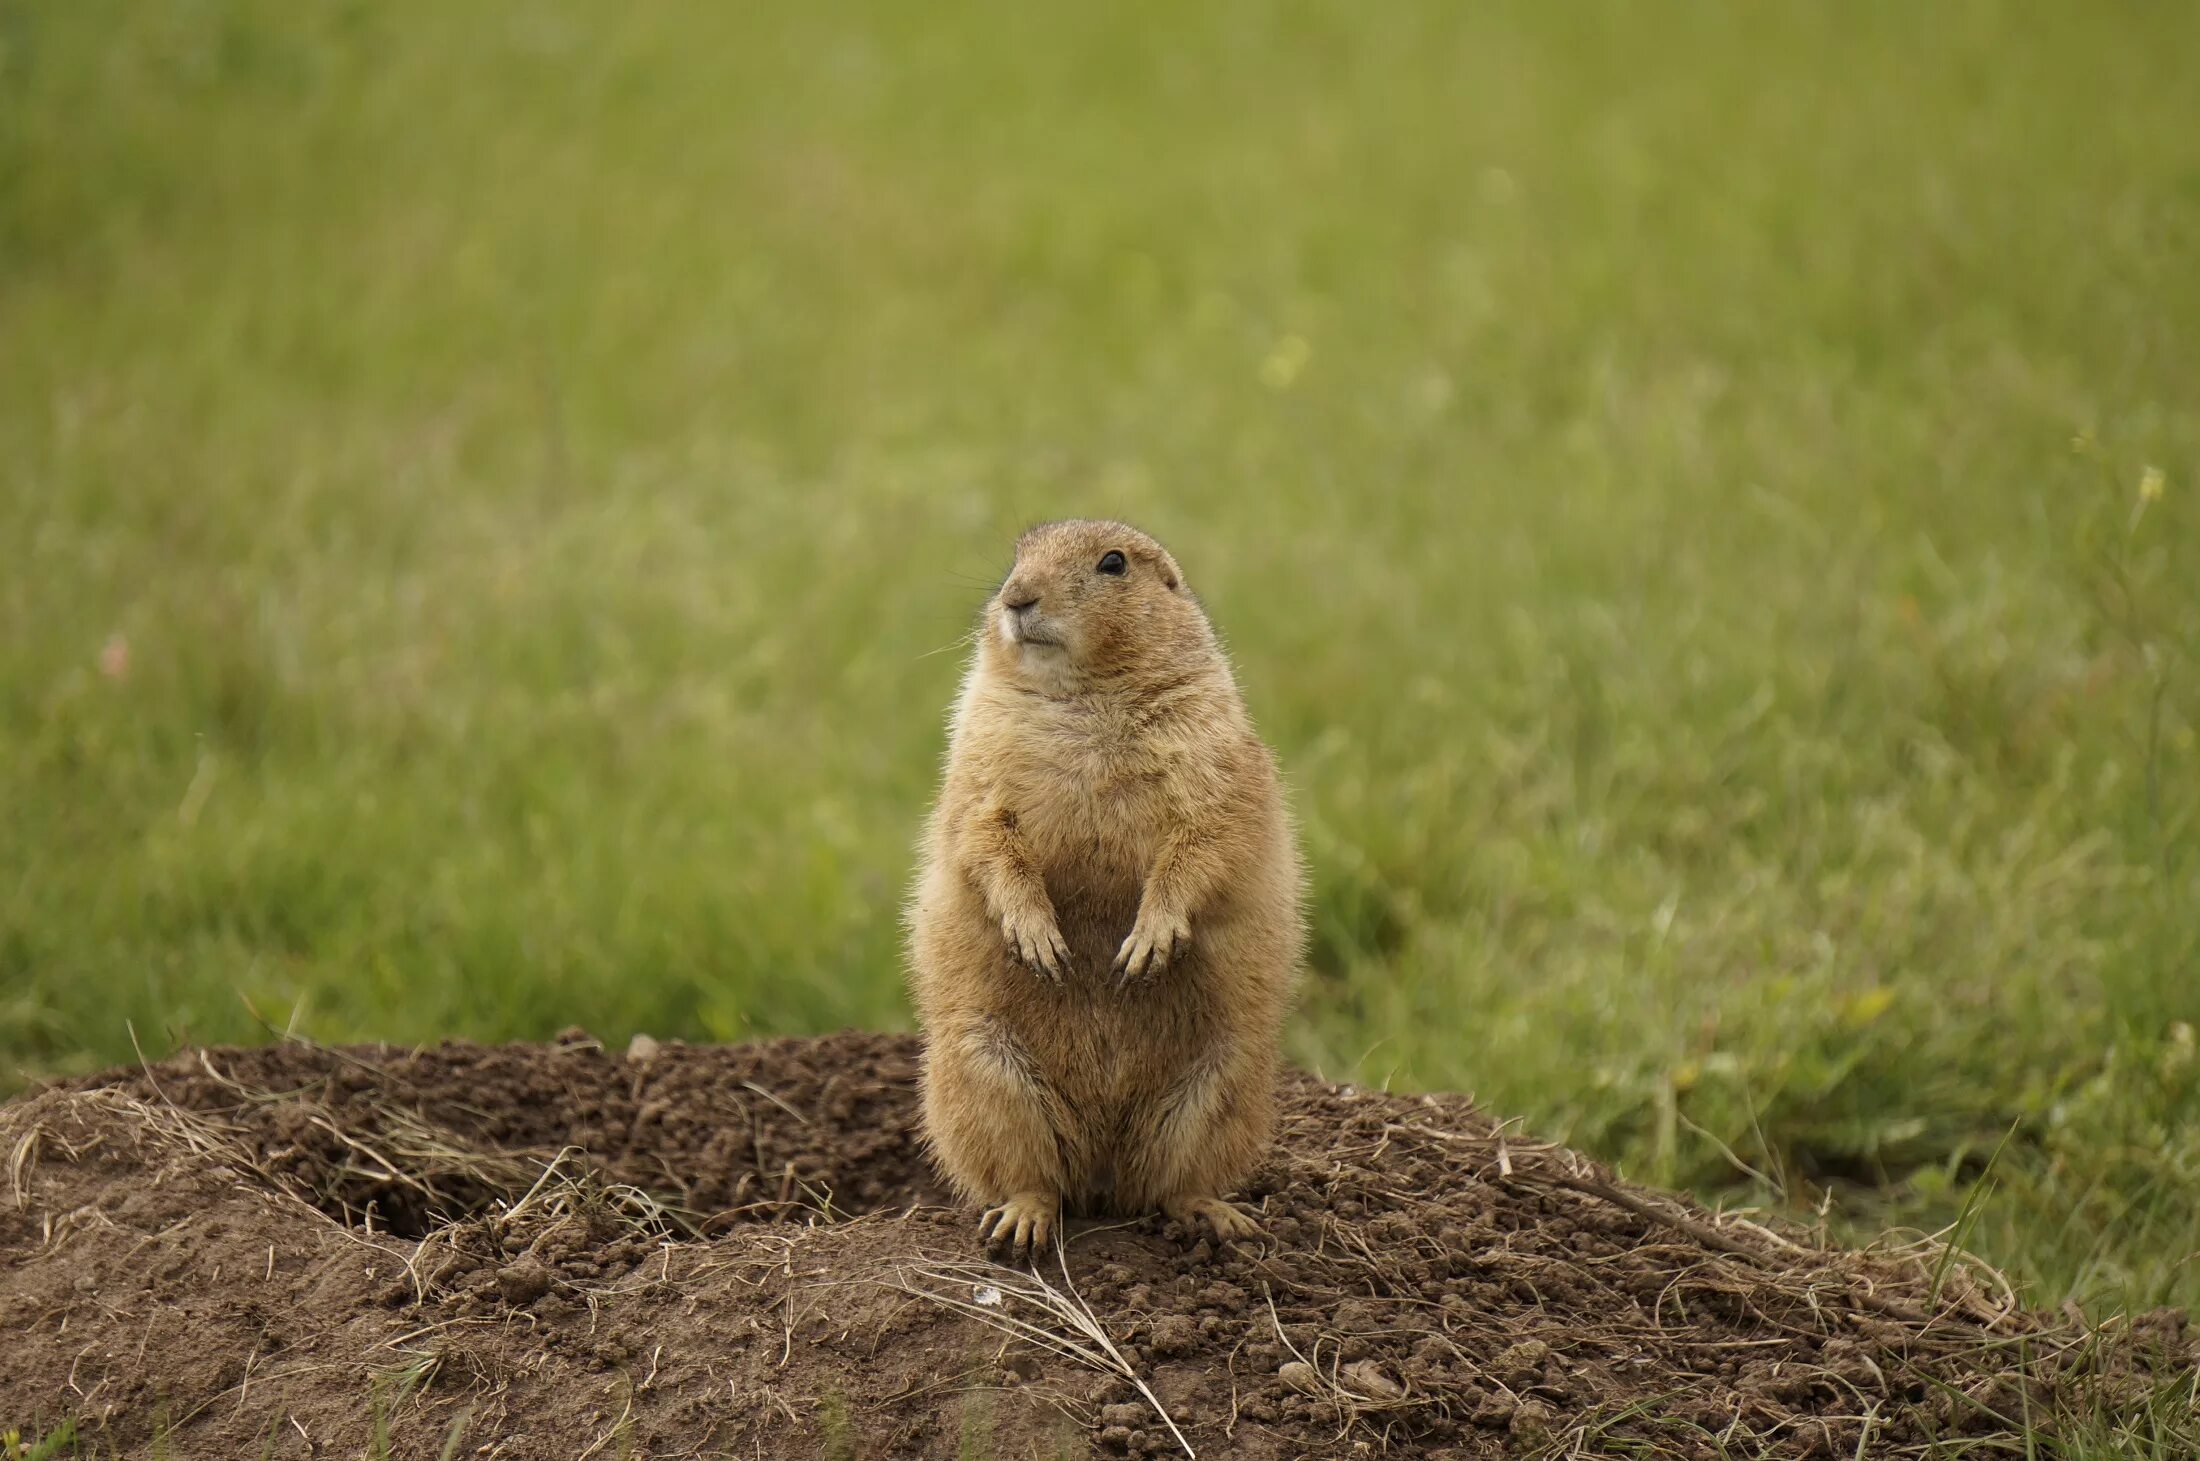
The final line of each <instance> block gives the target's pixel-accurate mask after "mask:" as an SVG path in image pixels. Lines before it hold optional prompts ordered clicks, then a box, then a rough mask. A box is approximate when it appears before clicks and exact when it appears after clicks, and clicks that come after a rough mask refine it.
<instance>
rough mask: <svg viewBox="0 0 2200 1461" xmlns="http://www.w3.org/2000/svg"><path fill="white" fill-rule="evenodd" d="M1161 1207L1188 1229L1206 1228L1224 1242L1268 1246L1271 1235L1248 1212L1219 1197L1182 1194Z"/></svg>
mask: <svg viewBox="0 0 2200 1461" xmlns="http://www.w3.org/2000/svg"><path fill="white" fill-rule="evenodd" d="M1161 1210H1162V1211H1163V1212H1164V1213H1166V1214H1167V1215H1168V1216H1170V1217H1172V1218H1174V1219H1176V1220H1177V1221H1178V1222H1180V1223H1182V1224H1184V1226H1186V1227H1187V1228H1191V1229H1194V1230H1195V1231H1196V1230H1197V1229H1199V1228H1205V1229H1206V1230H1207V1231H1208V1232H1210V1233H1212V1234H1214V1236H1215V1238H1216V1239H1217V1240H1218V1241H1220V1242H1224V1243H1246V1242H1254V1243H1260V1244H1263V1245H1265V1244H1266V1243H1267V1241H1268V1236H1267V1234H1265V1233H1263V1232H1262V1231H1261V1229H1260V1224H1259V1223H1256V1222H1254V1221H1253V1220H1252V1218H1250V1217H1248V1216H1247V1215H1246V1214H1245V1212H1244V1211H1243V1210H1242V1209H1241V1208H1238V1207H1236V1206H1235V1205H1233V1204H1231V1203H1227V1202H1224V1201H1223V1200H1222V1199H1221V1198H1219V1197H1179V1198H1172V1199H1170V1200H1169V1201H1166V1202H1164V1203H1162V1204H1161Z"/></svg>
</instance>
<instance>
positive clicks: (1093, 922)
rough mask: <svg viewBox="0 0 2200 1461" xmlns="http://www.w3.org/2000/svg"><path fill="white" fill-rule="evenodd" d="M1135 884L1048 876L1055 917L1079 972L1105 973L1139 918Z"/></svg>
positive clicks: (1137, 889)
mask: <svg viewBox="0 0 2200 1461" xmlns="http://www.w3.org/2000/svg"><path fill="white" fill-rule="evenodd" d="M1138 894H1139V888H1138V885H1137V884H1135V883H1132V882H1129V881H1127V880H1125V881H1123V882H1119V883H1118V882H1102V881H1101V880H1098V879H1089V880H1088V879H1083V878H1079V879H1073V880H1063V881H1061V883H1060V884H1059V885H1057V880H1056V879H1053V878H1049V879H1048V880H1047V895H1048V897H1050V898H1051V899H1053V901H1054V921H1055V924H1056V926H1057V927H1059V928H1060V929H1061V930H1062V939H1063V942H1065V943H1067V944H1068V945H1069V951H1070V958H1071V960H1072V961H1073V962H1074V963H1075V964H1076V966H1077V969H1078V971H1079V972H1080V973H1098V974H1105V973H1108V972H1109V971H1110V969H1111V967H1112V966H1113V964H1114V963H1115V953H1116V950H1117V949H1119V948H1121V947H1122V946H1123V940H1124V939H1126V938H1128V937H1130V932H1131V925H1132V924H1133V923H1134V922H1136V921H1137V918H1138Z"/></svg>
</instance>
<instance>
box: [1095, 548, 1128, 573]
mask: <svg viewBox="0 0 2200 1461" xmlns="http://www.w3.org/2000/svg"><path fill="white" fill-rule="evenodd" d="M1129 567H1130V564H1128V563H1126V562H1125V561H1124V559H1123V555H1122V554H1120V553H1117V552H1114V551H1112V550H1111V551H1109V552H1106V553H1103V554H1101V555H1100V571H1101V572H1102V573H1107V574H1112V575H1114V576H1115V577H1117V578H1121V577H1122V576H1123V571H1124V570H1125V569H1127V568H1129Z"/></svg>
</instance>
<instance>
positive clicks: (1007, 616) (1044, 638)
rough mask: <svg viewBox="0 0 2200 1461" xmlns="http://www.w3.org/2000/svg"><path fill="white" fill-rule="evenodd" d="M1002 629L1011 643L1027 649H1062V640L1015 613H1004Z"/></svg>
mask: <svg viewBox="0 0 2200 1461" xmlns="http://www.w3.org/2000/svg"><path fill="white" fill-rule="evenodd" d="M1001 627H1002V630H1003V632H1005V633H1006V634H1007V636H1008V642H1009V643H1011V644H1014V645H1019V646H1022V647H1023V648H1026V649H1031V648H1039V649H1060V648H1061V647H1062V641H1061V640H1059V639H1055V638H1053V637H1052V636H1050V635H1048V634H1047V633H1046V632H1045V631H1044V630H1043V629H1041V628H1040V627H1039V626H1037V625H1035V624H1029V623H1026V622H1025V621H1024V620H1023V619H1022V618H1021V617H1019V616H1018V615H1016V614H1013V613H1004V614H1003V615H1002V616H1001Z"/></svg>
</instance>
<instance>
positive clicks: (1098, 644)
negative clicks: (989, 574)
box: [979, 519, 1214, 694]
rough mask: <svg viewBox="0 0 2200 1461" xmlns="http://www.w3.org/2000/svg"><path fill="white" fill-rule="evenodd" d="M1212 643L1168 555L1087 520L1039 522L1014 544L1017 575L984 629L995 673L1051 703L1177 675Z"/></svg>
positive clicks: (986, 654) (1115, 527) (984, 647)
mask: <svg viewBox="0 0 2200 1461" xmlns="http://www.w3.org/2000/svg"><path fill="white" fill-rule="evenodd" d="M1213 643H1214V641H1213V636H1212V635H1211V633H1210V632H1209V630H1208V628H1207V618H1206V615H1205V614H1203V613H1201V612H1200V608H1199V605H1198V603H1197V602H1196V601H1195V600H1194V599H1193V598H1192V595H1191V591H1190V590H1188V589H1187V588H1185V586H1184V575H1183V573H1182V571H1181V570H1179V569H1178V568H1177V566H1176V560H1175V559H1174V558H1171V557H1170V556H1169V550H1168V549H1166V548H1164V547H1162V546H1161V545H1160V544H1159V543H1157V542H1155V541H1154V540H1153V539H1152V538H1150V537H1148V536H1147V535H1146V534H1144V533H1142V532H1140V531H1139V530H1138V529H1136V528H1134V527H1128V526H1126V525H1124V524H1122V523H1117V522H1100V521H1094V520H1089V519H1075V520H1071V521H1066V522H1052V523H1042V524H1040V525H1039V526H1038V527H1035V528H1032V529H1030V530H1029V531H1027V532H1026V533H1025V534H1024V535H1023V536H1022V537H1020V538H1018V539H1017V540H1016V566H1015V567H1014V568H1012V569H1011V570H1009V575H1008V578H1007V580H1006V581H1004V582H1003V583H1002V584H1001V588H1000V591H999V592H998V593H996V594H994V596H993V597H992V599H991V600H990V601H988V603H987V604H986V612H985V623H984V624H983V625H982V626H981V628H980V630H979V655H980V657H981V659H982V660H983V662H984V663H985V664H986V666H987V667H988V668H989V669H991V670H992V671H993V672H995V673H997V674H1001V675H1005V676H1007V677H1009V678H1011V679H1012V680H1014V681H1016V682H1018V683H1020V684H1025V685H1028V686H1029V687H1031V688H1033V689H1037V690H1041V691H1044V692H1046V693H1049V694H1069V693H1075V692H1076V691H1077V690H1079V689H1081V688H1084V687H1087V686H1089V685H1092V684H1095V683H1098V682H1102V681H1109V680H1126V679H1127V680H1130V681H1133V682H1135V681H1137V680H1139V679H1141V678H1144V677H1148V676H1152V675H1157V674H1169V673H1176V674H1181V673H1182V671H1183V669H1184V668H1185V667H1186V666H1187V664H1189V663H1198V662H1200V661H1202V660H1204V659H1207V658H1211V657H1213Z"/></svg>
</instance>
